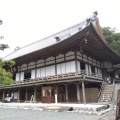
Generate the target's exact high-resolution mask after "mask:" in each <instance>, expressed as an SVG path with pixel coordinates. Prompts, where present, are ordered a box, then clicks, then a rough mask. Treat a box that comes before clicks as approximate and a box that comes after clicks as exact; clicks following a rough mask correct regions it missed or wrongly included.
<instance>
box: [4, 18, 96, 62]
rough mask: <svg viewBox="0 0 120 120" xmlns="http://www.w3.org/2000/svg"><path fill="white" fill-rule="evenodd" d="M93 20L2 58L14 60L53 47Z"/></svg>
mask: <svg viewBox="0 0 120 120" xmlns="http://www.w3.org/2000/svg"><path fill="white" fill-rule="evenodd" d="M93 21H95V20H92V21H91V19H89V20H88V19H87V20H85V21H83V22H81V23H79V24H77V25H75V26H72V27H70V28H68V29H66V30H63V31H61V32H59V33H56V34H54V35H52V36H49V37H47V38H45V39H42V40H39V41H37V42H34V43H32V44H29V45H27V46H25V47H22V48H20V49H19V50H17V51H14V52H13V53H11V54H9V55H7V56H5V57H3V59H4V60H11V59H15V58H18V57H21V56H24V55H27V54H29V53H32V52H35V51H38V50H41V49H43V48H46V47H48V46H51V45H54V44H58V43H59V42H61V41H63V40H65V39H67V38H69V37H71V36H73V35H75V34H76V33H78V32H79V31H81V30H83V29H84V28H86V27H87V26H88V25H89V24H88V23H91V22H93Z"/></svg>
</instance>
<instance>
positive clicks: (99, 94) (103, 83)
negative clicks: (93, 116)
mask: <svg viewBox="0 0 120 120" xmlns="http://www.w3.org/2000/svg"><path fill="white" fill-rule="evenodd" d="M104 85H105V82H104V81H103V82H102V86H101V88H100V91H99V93H98V98H99V100H100V97H101V94H102V91H103V88H104Z"/></svg>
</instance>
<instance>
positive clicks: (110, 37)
mask: <svg viewBox="0 0 120 120" xmlns="http://www.w3.org/2000/svg"><path fill="white" fill-rule="evenodd" d="M102 31H103V35H104V39H105V41H106V43H107V45H108V46H109V47H110V48H111V49H112V50H114V51H115V52H116V53H117V54H118V55H119V56H120V33H118V32H116V31H117V30H116V28H110V27H104V28H102Z"/></svg>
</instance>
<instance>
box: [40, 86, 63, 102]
mask: <svg viewBox="0 0 120 120" xmlns="http://www.w3.org/2000/svg"><path fill="white" fill-rule="evenodd" d="M55 94H57V102H64V101H65V99H64V96H65V95H64V89H63V87H60V86H59V87H57V88H56V87H55V86H43V87H42V97H41V101H42V103H55Z"/></svg>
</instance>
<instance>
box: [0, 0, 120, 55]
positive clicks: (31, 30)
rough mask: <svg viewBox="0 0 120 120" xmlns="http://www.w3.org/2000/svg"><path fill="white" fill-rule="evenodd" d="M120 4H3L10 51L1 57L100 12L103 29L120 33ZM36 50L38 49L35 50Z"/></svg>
mask: <svg viewBox="0 0 120 120" xmlns="http://www.w3.org/2000/svg"><path fill="white" fill-rule="evenodd" d="M119 3H120V1H119V0H0V20H2V21H3V24H2V25H0V36H4V39H2V40H0V44H1V43H4V44H8V45H9V48H8V49H6V50H4V51H0V57H4V56H6V55H8V54H10V53H12V52H14V49H15V48H16V46H19V47H23V46H26V45H28V44H31V43H33V42H36V41H38V40H41V39H43V38H45V37H48V36H50V35H52V34H55V33H57V32H59V31H62V30H64V29H66V28H69V27H71V26H74V25H75V24H78V23H80V22H82V21H83V20H85V19H86V18H88V17H89V16H90V15H92V13H93V12H94V11H98V18H99V22H100V25H101V26H102V27H107V26H109V27H111V28H114V27H116V28H117V29H118V31H120V13H119V11H120V4H119ZM33 49H34V48H33Z"/></svg>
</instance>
